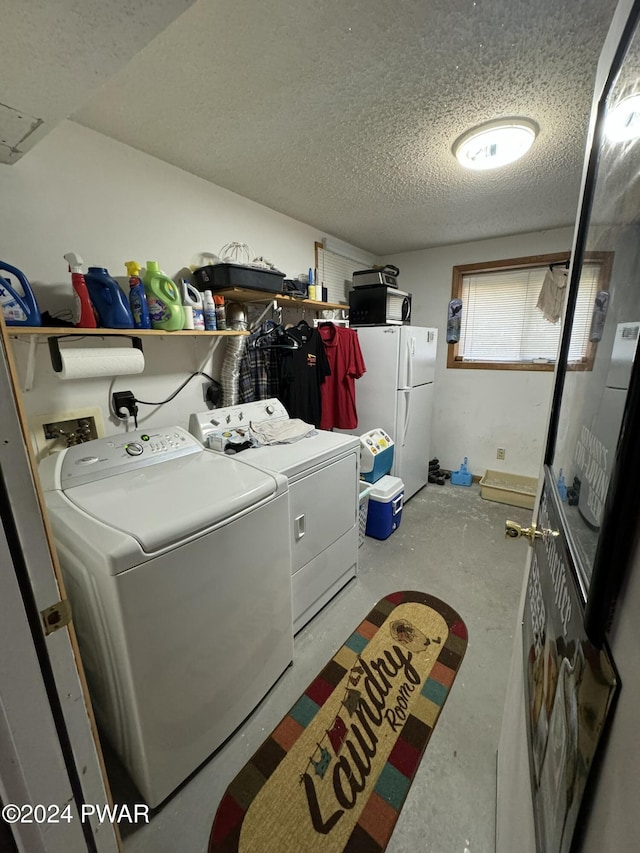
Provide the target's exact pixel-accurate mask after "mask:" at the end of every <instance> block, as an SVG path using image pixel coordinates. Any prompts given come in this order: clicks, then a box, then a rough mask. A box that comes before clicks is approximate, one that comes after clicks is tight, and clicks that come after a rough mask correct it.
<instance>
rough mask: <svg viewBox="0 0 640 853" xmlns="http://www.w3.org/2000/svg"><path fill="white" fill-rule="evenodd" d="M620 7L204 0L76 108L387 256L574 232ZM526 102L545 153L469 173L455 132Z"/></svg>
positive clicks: (571, 0)
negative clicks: (603, 63)
mask: <svg viewBox="0 0 640 853" xmlns="http://www.w3.org/2000/svg"><path fill="white" fill-rule="evenodd" d="M17 5H18V7H19V5H20V4H17ZM43 5H44V0H43ZM54 5H55V4H54ZM67 5H72V4H71V3H70V2H69V3H68V4H67ZM103 5H104V4H103ZM109 5H110V6H111V8H112V9H113V8H114V5H115V6H122V4H121V3H118V4H114V3H111V4H108V3H107V7H108V6H109ZM131 5H132V7H133V6H135V5H136V4H134V3H132V4H131ZM144 5H146V4H144ZM185 5H187V4H186V3H185ZM76 8H77V9H79V10H80V9H82V6H81V5H80V4H76ZM614 8H615V2H614V0H533V1H532V0H526V2H525V0H475V2H474V0H420V2H418V0H396V2H389V0H323V2H318V0H270V2H264V0H197V2H195V3H194V4H193V5H192V6H190V8H188V9H187V10H186V11H185V12H184V14H182V15H181V16H180V17H179V18H177V19H176V20H175V21H174V22H173V23H172V24H170V25H169V26H168V27H167V28H166V29H165V30H164V31H163V32H160V34H159V35H158V36H157V37H156V38H155V39H153V41H150V42H149V43H148V44H146V46H145V47H143V48H142V50H141V51H140V52H139V53H138V54H137V55H136V56H134V58H133V59H132V60H131V61H130V62H129V63H128V64H127V65H126V66H125V67H124V68H122V69H121V70H120V71H119V72H118V73H117V74H116V75H115V76H114V77H112V78H111V80H109V81H108V82H107V83H106V84H105V85H104V86H103V87H102V88H101V89H99V90H98V91H97V92H96V93H95V94H93V95H92V97H91V98H90V99H89V100H88V101H86V103H85V104H84V106H82V107H81V108H80V109H79V110H77V112H75V114H74V115H73V118H74V119H75V120H76V121H78V122H80V123H82V124H84V125H86V126H88V127H91V128H94V129H95V130H98V131H100V132H102V133H105V134H107V135H108V136H112V137H114V138H116V139H119V140H121V141H122V142H125V143H128V144H129V145H132V146H134V147H135V148H138V149H140V150H142V151H146V152H148V153H150V154H153V155H155V156H156V157H159V158H160V159H162V160H165V161H167V162H170V163H173V164H175V165H177V166H179V167H181V168H183V169H186V170H187V171H189V172H192V173H194V174H196V175H200V176H201V177H203V178H206V179H208V180H210V181H212V182H213V183H215V184H218V185H220V186H222V187H225V188H227V189H230V190H233V191H235V192H237V193H239V194H241V195H243V196H246V197H248V198H250V199H253V200H255V201H258V202H260V203H262V204H264V205H266V206H268V207H270V208H273V209H274V210H277V211H280V212H282V213H286V214H288V215H289V216H292V217H294V218H295V219H298V220H301V221H302V222H306V223H309V224H310V225H313V226H315V227H316V228H318V229H319V230H320V231H321V232H323V233H327V234H332V235H334V236H336V237H339V238H341V239H343V240H345V241H347V242H350V243H353V244H355V245H358V246H361V247H363V248H366V249H369V250H370V251H372V252H374V253H375V254H377V255H383V254H389V253H392V252H402V251H407V250H412V249H419V248H423V247H428V246H435V245H444V244H448V243H456V242H464V241H469V240H476V239H483V238H488V237H493V236H500V235H506V234H514V233H521V232H526V231H531V230H537V229H544V228H552V227H559V226H563V225H568V224H571V223H572V222H573V219H574V216H575V210H576V205H577V197H578V188H579V183H580V174H581V170H582V159H583V151H584V143H585V138H586V127H587V121H588V115H589V108H590V103H591V93H592V89H593V81H594V76H595V69H596V64H597V59H598V55H599V52H600V48H601V46H602V43H603V41H604V37H605V35H606V31H607V28H608V25H609V22H610V20H611V17H612V14H613V10H614ZM1 100H3V99H2V97H0V101H1ZM510 115H524V116H528V117H530V118H532V119H534V120H535V121H536V122H537V123H538V125H539V126H540V134H539V137H538V139H537V141H536V143H535V145H534V147H533V148H532V150H531V151H530V152H529V154H528V155H527V156H526V157H525V158H524V159H523V160H521V161H520V162H519V163H515V164H512V165H511V166H508V167H506V168H505V169H504V170H500V171H496V172H487V173H470V172H465V171H463V170H462V169H461V168H460V167H459V166H458V164H457V162H456V161H455V159H454V158H453V155H452V154H451V145H452V143H453V142H454V140H455V139H456V138H457V137H458V136H459V135H460V134H461V133H462V132H464V131H465V130H467V129H468V128H469V127H471V126H474V125H476V124H478V123H480V122H483V121H485V120H489V119H494V118H497V117H501V116H510ZM239 239H241V235H239Z"/></svg>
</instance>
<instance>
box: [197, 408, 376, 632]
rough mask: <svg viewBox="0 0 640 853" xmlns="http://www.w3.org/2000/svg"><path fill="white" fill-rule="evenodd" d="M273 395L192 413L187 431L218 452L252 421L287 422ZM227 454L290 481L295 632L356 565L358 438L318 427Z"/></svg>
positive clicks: (239, 437)
mask: <svg viewBox="0 0 640 853" xmlns="http://www.w3.org/2000/svg"><path fill="white" fill-rule="evenodd" d="M288 419H289V415H288V414H287V410H286V409H285V407H284V406H283V404H282V403H281V402H280V400H278V399H276V398H272V399H269V400H260V401H256V402H253V403H243V404H241V405H237V406H227V407H224V408H220V409H212V410H208V411H206V412H200V413H194V414H192V415H191V416H190V418H189V431H190V432H191V433H192V434H193V435H195V436H196V438H198V439H199V440H200V441H202V443H203V444H205V445H208V446H210V447H212V448H214V449H217V450H218V452H220V454H221V455H224V452H225V447H226V448H227V449H228V450H229V449H230V450H232V451H233V449H234V448H233V447H231V448H229V447H228V444H229V443H230V441H231V442H234V441H235V442H239V443H240V446H242V444H243V438H245V437H246V436H247V428H248V427H249V424H250V423H251V422H254V423H256V422H264V421H270V422H274V423H277V422H278V421H286V420H288ZM231 458H234V459H238V460H239V461H241V462H243V463H246V464H248V465H252V466H257V467H259V468H260V469H261V470H263V471H272V472H277V473H279V474H284V475H285V476H286V477H287V479H288V481H289V506H290V524H289V535H290V540H291V572H292V594H293V631H294V634H295V633H297V632H298V631H299V630H300V629H301V628H303V627H304V625H306V624H307V622H308V621H309V620H310V619H311V618H312V617H313V616H315V615H316V614H317V613H318V611H319V610H320V609H321V608H322V607H324V605H325V604H327V602H328V601H330V600H331V598H333V596H334V595H335V594H336V593H337V592H338V591H339V590H340V589H341V588H342V587H343V586H344V585H345V584H346V583H348V581H350V580H351V579H352V578H354V577H355V576H356V573H357V569H358V503H359V488H358V479H359V471H360V439H359V438H358V437H357V436H351V435H346V434H342V433H335V432H329V431H327V430H316V431H315V432H314V433H313V434H312V435H309V436H307V437H305V438H301V439H299V440H298V441H295V442H293V443H292V444H271V445H264V446H262V447H249V448H247V449H245V450H242V451H240V452H239V453H236V454H235V455H234V456H232V457H231Z"/></svg>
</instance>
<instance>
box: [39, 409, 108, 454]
mask: <svg viewBox="0 0 640 853" xmlns="http://www.w3.org/2000/svg"><path fill="white" fill-rule="evenodd" d="M29 429H30V432H31V444H32V446H33V450H34V453H35V456H36V460H37V461H38V462H40V461H42V459H44V457H45V456H48V455H49V454H50V453H57V452H58V451H60V450H64V448H65V447H68V446H69V443H70V442H73V443H80V442H83V441H89V440H91V439H92V438H102V437H103V436H104V434H105V433H104V421H103V419H102V410H101V409H99V408H98V407H97V406H87V407H86V408H84V409H71V410H69V411H66V412H50V413H48V414H44V415H32V416H31V417H30V418H29Z"/></svg>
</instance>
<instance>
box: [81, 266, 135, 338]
mask: <svg viewBox="0 0 640 853" xmlns="http://www.w3.org/2000/svg"><path fill="white" fill-rule="evenodd" d="M84 280H85V282H86V284H87V288H88V290H89V296H90V297H91V301H92V302H93V304H94V306H95V308H96V311H97V312H98V317H99V319H100V325H101V326H102V327H103V328H105V329H133V328H134V323H133V314H132V313H131V308H130V307H129V303H128V301H127V297H126V296H125V293H124V291H123V290H122V289H121V287H120V286H119V284H118V282H117V281H116V280H115V279H114V278H111V276H110V275H109V271H108V270H107V269H105V267H89V269H88V270H87V272H86V273H85V274H84Z"/></svg>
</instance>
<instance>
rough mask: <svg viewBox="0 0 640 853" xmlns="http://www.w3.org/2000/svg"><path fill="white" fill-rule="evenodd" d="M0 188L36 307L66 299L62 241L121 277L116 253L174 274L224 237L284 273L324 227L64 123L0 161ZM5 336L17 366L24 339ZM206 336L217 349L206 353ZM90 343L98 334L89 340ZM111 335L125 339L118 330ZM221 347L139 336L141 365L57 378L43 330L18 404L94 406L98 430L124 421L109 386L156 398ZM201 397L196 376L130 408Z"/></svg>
mask: <svg viewBox="0 0 640 853" xmlns="http://www.w3.org/2000/svg"><path fill="white" fill-rule="evenodd" d="M185 132H186V133H188V128H187V129H185ZM0 198H1V199H2V205H1V206H0V259H1V260H3V261H7V262H8V263H10V264H12V265H13V266H16V267H18V268H19V269H21V270H22V271H23V272H24V273H25V274H26V276H27V278H28V279H29V280H30V281H31V283H32V285H33V286H34V289H35V291H36V295H37V298H38V301H39V304H40V307H41V309H43V310H49V311H52V312H53V311H54V310H58V309H59V308H60V307H65V306H67V307H70V306H71V304H72V289H71V283H70V275H69V273H68V272H67V265H66V261H64V259H63V255H64V254H65V253H66V252H69V251H75V252H78V253H79V254H80V255H81V256H82V257H83V259H84V261H85V264H87V265H94V266H106V267H107V268H108V269H109V271H110V272H111V274H112V275H113V276H114V277H120V281H121V283H126V278H125V268H124V261H127V260H130V259H132V258H134V259H136V260H138V261H139V262H140V263H141V264H142V265H144V264H145V262H146V261H147V260H158V261H159V263H160V266H161V268H162V269H163V270H164V271H165V272H166V273H167V274H169V275H170V276H174V275H175V274H176V273H177V272H178V271H179V270H180V269H181V268H183V267H184V266H188V265H189V264H190V263H191V262H192V259H193V258H194V256H196V255H198V254H199V253H201V252H203V251H207V252H214V253H217V252H219V250H220V248H221V247H222V246H223V245H224V244H225V243H227V242H229V241H232V240H235V241H239V242H245V243H248V244H249V246H250V247H251V248H252V250H253V252H254V253H255V255H263V256H265V257H267V258H269V259H270V260H271V261H272V262H273V263H274V264H275V265H276V266H277V267H278V268H279V269H280V270H282V271H283V272H284V273H286V275H287V276H291V277H294V276H296V275H298V274H299V273H302V272H305V273H306V271H307V270H308V269H309V267H313V266H314V245H313V244H314V241H316V240H321V239H322V237H323V236H324V235H323V234H322V233H321V232H318V231H316V230H315V229H313V228H311V227H309V226H307V225H304V224H302V223H300V222H297V221H296V220H293V219H291V218H289V217H287V216H283V215H282V214H279V213H276V212H274V211H272V210H269V209H268V208H266V207H263V206H262V205H258V204H255V203H254V202H251V201H249V200H247V199H245V198H242V197H241V196H238V195H236V194H234V193H231V192H228V191H227V190H224V189H221V188H220V187H217V186H214V185H213V184H210V183H208V182H207V181H204V180H202V179H200V178H197V177H195V176H193V175H190V174H188V173H187V172H184V171H182V170H181V169H177V168H175V167H174V166H170V165H167V164H166V163H163V162H161V161H160V160H157V159H155V158H153V157H150V156H148V155H146V154H143V153H141V152H139V151H136V150H134V149H132V148H130V147H128V146H126V145H123V144H121V143H119V142H115V141H114V140H112V139H109V138H107V137H105V136H103V135H101V134H98V133H95V132H94V131H91V130H88V129H86V128H84V127H81V126H80V125H77V124H74V123H72V122H65V123H64V124H62V125H61V126H60V127H58V128H57V129H56V130H54V131H52V132H51V134H50V135H49V136H48V137H47V138H46V139H44V140H42V141H41V142H40V144H39V145H38V146H36V148H35V149H34V150H33V151H31V152H30V153H29V154H27V155H26V156H24V157H23V158H22V159H21V160H20V161H19V162H18V163H17V164H15V165H13V166H1V165H0ZM125 286H126V284H125ZM13 340H14V346H13V350H14V352H15V354H16V358H17V361H18V367H19V371H20V373H21V375H22V377H24V375H25V370H26V354H27V350H28V342H27V341H26V340H24V339H22V340H19V339H13ZM86 341H87V339H85V341H84V342H83V345H87V344H86ZM213 342H216V343H217V345H218V351H217V353H216V355H215V357H214V360H213V362H212V361H211V358H210V357H209V350H210V348H211V347H212V346H213V345H214V343H213ZM96 343H99V345H103V344H102V342H100V339H98V342H96ZM112 343H114V344H117V345H125V346H126V345H127V343H126V342H125V341H118V339H113V341H112ZM224 346H225V342H224V340H223V339H222V340H221V339H214V338H205V339H199V340H194V339H193V338H182V337H181V338H175V337H174V338H173V339H172V338H171V335H170V334H167V336H166V337H162V338H153V339H151V338H145V339H144V350H145V357H146V368H145V371H144V373H143V374H140V375H139V376H123V377H121V378H119V379H117V380H115V382H114V381H112V379H110V378H104V379H94V380H82V381H68V382H63V381H61V380H59V379H58V377H57V376H56V375H55V374H54V373H53V370H52V369H51V366H50V361H49V357H48V351H47V347H46V343H45V339H42V342H41V344H40V345H39V346H38V355H37V360H36V373H35V384H34V386H33V388H32V389H31V390H29V391H26V392H25V393H24V395H23V396H24V402H25V407H26V410H27V412H28V414H29V415H33V414H34V413H50V412H56V411H68V410H74V409H78V408H80V407H82V406H88V405H90V406H99V407H100V408H101V409H102V412H103V417H104V421H105V427H106V432H107V433H113V432H115V431H118V430H123V429H124V427H123V425H122V424H121V423H117V422H116V421H110V420H109V406H108V401H109V399H110V394H111V391H112V390H125V389H131V390H133V391H134V393H135V394H136V395H137V396H138V397H140V398H141V399H145V400H151V401H156V400H162V399H164V398H165V397H166V396H168V395H169V394H170V393H171V392H172V391H173V390H174V389H175V388H176V387H177V386H178V385H179V384H180V383H181V382H182V381H184V379H185V378H186V376H187V375H188V373H190V372H192V371H194V370H196V369H197V368H198V367H199V366H200V365H201V364H204V369H206V370H207V371H212V375H214V376H216V374H218V372H219V364H220V363H221V356H222V354H223V352H224ZM23 387H24V386H23ZM204 408H205V406H204V404H203V396H202V382H201V381H199V380H198V379H194V380H193V381H192V383H191V384H190V385H189V386H188V387H187V388H186V389H185V390H184V391H183V392H182V393H181V394H180V395H179V396H178V397H177V398H176V400H175V401H174V402H173V403H171V404H167V405H166V406H165V407H163V408H162V409H159V410H156V409H149V408H146V407H145V408H142V407H141V415H142V416H143V420H142V424H144V426H145V428H148V427H149V426H158V427H160V426H165V425H167V426H168V425H171V424H176V423H177V424H181V425H183V426H186V425H187V417H188V414H189V412H191V411H200V410H202V409H204Z"/></svg>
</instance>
